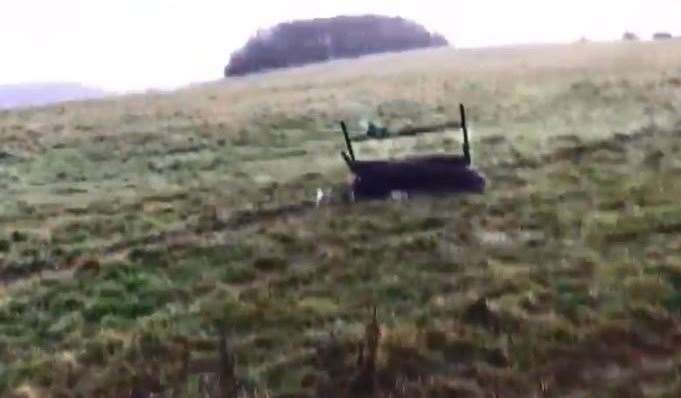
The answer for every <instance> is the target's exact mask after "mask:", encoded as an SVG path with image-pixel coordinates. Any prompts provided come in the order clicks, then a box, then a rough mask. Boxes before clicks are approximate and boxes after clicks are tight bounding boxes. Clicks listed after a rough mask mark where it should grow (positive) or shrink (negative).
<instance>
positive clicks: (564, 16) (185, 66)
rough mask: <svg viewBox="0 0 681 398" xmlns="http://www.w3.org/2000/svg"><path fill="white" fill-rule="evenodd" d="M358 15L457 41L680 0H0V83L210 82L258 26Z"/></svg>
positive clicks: (614, 22)
mask: <svg viewBox="0 0 681 398" xmlns="http://www.w3.org/2000/svg"><path fill="white" fill-rule="evenodd" d="M362 13H378V14H387V15H400V16H403V17H405V18H409V19H413V20H415V21H416V22H419V23H422V24H424V25H425V26H426V28H427V29H429V30H435V31H439V32H441V33H443V34H444V35H445V36H447V38H448V39H449V41H450V43H451V44H452V45H454V46H456V47H478V46H486V45H501V44H514V43H529V42H570V41H575V40H578V39H579V38H580V37H582V36H586V37H588V38H589V39H593V40H610V39H618V38H619V37H620V36H621V35H622V33H623V32H624V31H625V30H630V31H633V32H635V33H637V34H638V35H639V36H640V37H641V38H645V39H648V38H650V36H651V35H652V34H653V33H654V32H655V31H662V30H664V31H669V32H671V33H672V34H674V35H680V34H681V24H679V21H681V0H617V1H611V0H601V1H599V0H553V1H547V0H533V1H531V0H461V1H456V0H451V1H445V0H441V1H438V0H333V1H330V0H326V1H324V0H279V1H272V0H247V1H229V0H0V84H10V83H19V82H32V81H43V82H44V81H70V82H81V83H84V84H87V85H92V86H96V87H100V88H104V89H107V90H115V91H126V90H142V89H147V88H174V87H178V86H181V85H185V84H189V83H191V82H198V81H206V80H215V79H219V78H221V77H222V72H223V68H224V66H225V64H226V63H227V62H228V59H229V55H230V53H231V52H232V51H233V50H235V49H236V48H238V47H240V46H241V45H243V44H244V42H245V41H246V40H247V39H248V37H249V36H250V35H251V34H253V33H254V32H255V31H256V30H257V29H258V28H265V27H269V26H272V25H274V24H276V23H278V22H282V21H285V20H292V19H299V18H312V17H330V16H334V15H338V14H362Z"/></svg>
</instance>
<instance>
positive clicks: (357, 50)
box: [224, 15, 449, 76]
mask: <svg viewBox="0 0 681 398" xmlns="http://www.w3.org/2000/svg"><path fill="white" fill-rule="evenodd" d="M447 45H449V43H448V42H447V40H446V39H445V38H444V36H442V35H440V34H437V33H430V32H428V31H427V30H426V29H425V28H424V27H423V26H421V25H419V24H417V23H415V22H413V21H409V20H407V19H404V18H401V17H385V16H378V15H363V16H339V17H334V18H320V19H312V20H304V21H293V22H286V23H281V24H279V25H276V26H275V27H273V28H271V29H267V30H261V31H258V33H257V34H256V35H255V36H253V37H252V38H251V39H250V40H248V42H247V43H246V45H245V46H244V47H243V48H241V49H240V50H238V51H236V52H234V53H233V54H232V55H231V57H230V60H229V64H228V65H227V66H226V67H225V71H224V74H225V76H239V75H245V74H248V73H253V72H260V71H265V70H270V69H278V68H286V67H292V66H299V65H305V64H309V63H313V62H321V61H328V60H332V59H340V58H354V57H359V56H363V55H369V54H378V53H384V52H393V51H404V50H411V49H416V48H427V47H440V46H447Z"/></svg>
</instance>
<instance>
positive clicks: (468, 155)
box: [459, 104, 471, 165]
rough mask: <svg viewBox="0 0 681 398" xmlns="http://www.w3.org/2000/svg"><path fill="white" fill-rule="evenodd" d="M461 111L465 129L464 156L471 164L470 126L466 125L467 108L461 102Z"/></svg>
mask: <svg viewBox="0 0 681 398" xmlns="http://www.w3.org/2000/svg"><path fill="white" fill-rule="evenodd" d="M459 111H460V112H461V128H462V129H463V156H464V158H465V159H466V163H467V164H469V165H470V164H471V152H470V147H469V145H468V127H467V126H466V109H465V108H464V106H463V104H459Z"/></svg>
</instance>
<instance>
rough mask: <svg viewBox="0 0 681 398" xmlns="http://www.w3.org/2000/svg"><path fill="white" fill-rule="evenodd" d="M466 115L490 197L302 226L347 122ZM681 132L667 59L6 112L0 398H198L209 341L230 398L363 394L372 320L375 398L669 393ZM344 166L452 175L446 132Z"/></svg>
mask: <svg viewBox="0 0 681 398" xmlns="http://www.w3.org/2000/svg"><path fill="white" fill-rule="evenodd" d="M460 102H463V103H464V104H466V106H467V109H468V113H469V114H468V117H469V119H470V120H469V123H470V130H471V140H472V148H473V158H474V163H475V166H476V167H477V168H479V169H480V170H481V171H482V172H483V173H484V174H485V175H486V176H487V178H488V192H487V193H486V194H484V195H476V196H454V197H448V198H418V199H414V200H409V201H388V202H368V203H357V204H337V205H332V206H322V207H319V208H315V207H314V206H312V205H310V203H313V202H312V201H313V199H314V197H315V192H316V190H317V188H320V187H321V188H328V187H338V186H340V185H341V184H344V183H345V182H346V181H347V178H348V172H347V170H346V167H345V165H344V163H343V162H342V160H341V158H340V156H339V151H340V150H341V149H342V148H343V140H342V137H341V135H340V134H339V131H338V127H337V126H338V125H337V122H338V121H339V120H340V119H344V120H346V121H347V122H348V124H349V126H350V128H351V129H352V131H354V132H356V133H359V132H361V131H362V129H363V128H364V126H365V125H366V123H367V122H368V121H370V120H372V121H378V122H380V123H381V124H384V125H387V126H389V127H391V128H399V127H403V126H405V125H409V124H420V123H437V122H442V121H446V120H458V103H460ZM679 115H681V42H678V41H668V42H658V43H600V44H599V43H586V44H585V43H580V44H573V45H562V46H534V47H531V46H528V47H515V48H495V49H481V50H452V49H438V50H427V51H416V52H411V53H406V54H395V55H384V56H375V57H368V58H364V59H360V60H352V61H337V62H333V63H330V64H325V65H315V66H308V67H304V68H300V69H296V70H291V71H282V72H274V73H270V74H267V75H261V76H251V77H244V78H240V79H233V80H225V81H223V82H219V83H212V84H205V85H201V86H195V87H192V88H189V89H184V90H180V91H177V92H173V93H168V94H147V95H135V96H127V97H120V98H113V99H107V100H100V101H92V102H84V103H69V104H64V105H59V106H52V107H46V108H42V109H33V110H22V111H5V112H0V140H1V141H0V396H3V397H4V396H7V397H48V396H49V397H95V396H96V397H109V396H110V397H127V396H129V392H128V391H129V390H130V388H131V387H133V386H137V387H139V388H143V389H147V390H154V389H155V390H164V391H165V392H164V393H163V394H161V395H155V396H168V397H170V396H175V397H199V396H210V395H205V394H208V393H204V395H201V394H200V393H199V392H198V390H199V386H204V385H208V386H209V387H210V386H213V385H214V384H215V383H216V381H215V377H211V376H210V375H211V372H215V371H217V370H218V368H219V366H217V365H218V361H217V358H218V357H219V355H218V353H219V351H220V348H219V344H218V342H219V338H218V337H219V336H220V333H219V330H220V325H224V327H225V328H226V332H225V333H226V336H227V340H228V342H229V352H230V354H231V355H232V356H233V358H234V359H235V363H236V366H235V374H234V376H235V377H236V378H237V379H238V380H239V383H240V384H241V385H242V386H243V387H244V391H243V392H242V393H241V394H242V396H249V397H250V396H253V397H298V396H322V397H334V396H339V397H340V396H360V395H361V394H360V393H359V392H353V393H347V389H348V388H350V387H351V386H353V385H354V384H356V383H354V382H355V381H356V380H357V376H356V375H357V372H358V369H359V368H360V367H359V366H358V365H357V363H358V362H360V361H358V360H357V358H358V351H359V349H358V344H359V343H360V342H362V341H364V340H366V337H365V328H366V327H367V326H370V325H371V321H372V309H373V308H374V307H375V308H376V313H377V322H378V325H379V326H380V331H381V334H380V339H379V341H378V344H377V347H376V354H377V359H376V371H375V377H376V379H377V385H378V388H377V389H378V391H377V392H375V393H374V395H375V396H385V397H387V396H394V397H418V396H436V397H469V396H470V397H534V396H537V397H555V396H566V397H567V396H569V397H641V396H645V397H678V396H681V201H679V198H680V197H681V183H680V181H681V117H679ZM355 151H356V153H357V156H358V158H360V159H368V158H379V157H393V156H396V157H397V156H403V155H406V154H417V153H432V152H444V151H447V152H457V153H458V152H460V133H459V132H458V131H447V132H444V133H437V134H429V135H424V136H418V137H409V138H400V139H396V140H382V141H365V142H362V143H358V144H357V145H356V147H355ZM369 334H371V333H369ZM370 337H371V336H370ZM374 337H375V336H374ZM371 351H372V350H370V349H365V350H364V353H365V355H364V357H363V359H364V360H365V361H366V360H367V359H366V358H368V357H370V355H369V353H370V352H371ZM368 352H369V353H368ZM188 358H189V359H188ZM154 386H155V388H153V387H154ZM214 396H217V395H214Z"/></svg>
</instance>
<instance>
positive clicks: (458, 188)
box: [341, 104, 485, 199]
mask: <svg viewBox="0 0 681 398" xmlns="http://www.w3.org/2000/svg"><path fill="white" fill-rule="evenodd" d="M460 111H461V127H462V130H463V138H464V141H463V156H458V155H427V156H418V157H410V158H406V159H401V160H356V159H355V154H354V151H353V149H352V143H351V141H350V137H349V135H348V131H347V127H346V125H345V123H344V122H341V128H342V129H343V135H344V136H345V142H346V145H347V148H348V152H347V153H346V152H341V155H342V156H343V159H344V160H345V162H346V164H347V165H348V168H349V169H350V171H351V172H352V173H353V174H354V180H353V183H352V192H353V194H354V197H355V198H356V199H362V198H386V197H388V196H389V195H390V194H391V193H392V192H395V191H397V192H405V193H407V194H408V195H409V194H412V193H458V192H470V193H483V192H484V190H485V179H484V177H483V176H482V175H480V174H479V173H478V172H477V171H475V170H474V169H472V168H471V167H470V166H471V154H470V147H469V144H468V130H467V127H466V113H465V109H464V106H463V104H461V105H460Z"/></svg>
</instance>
